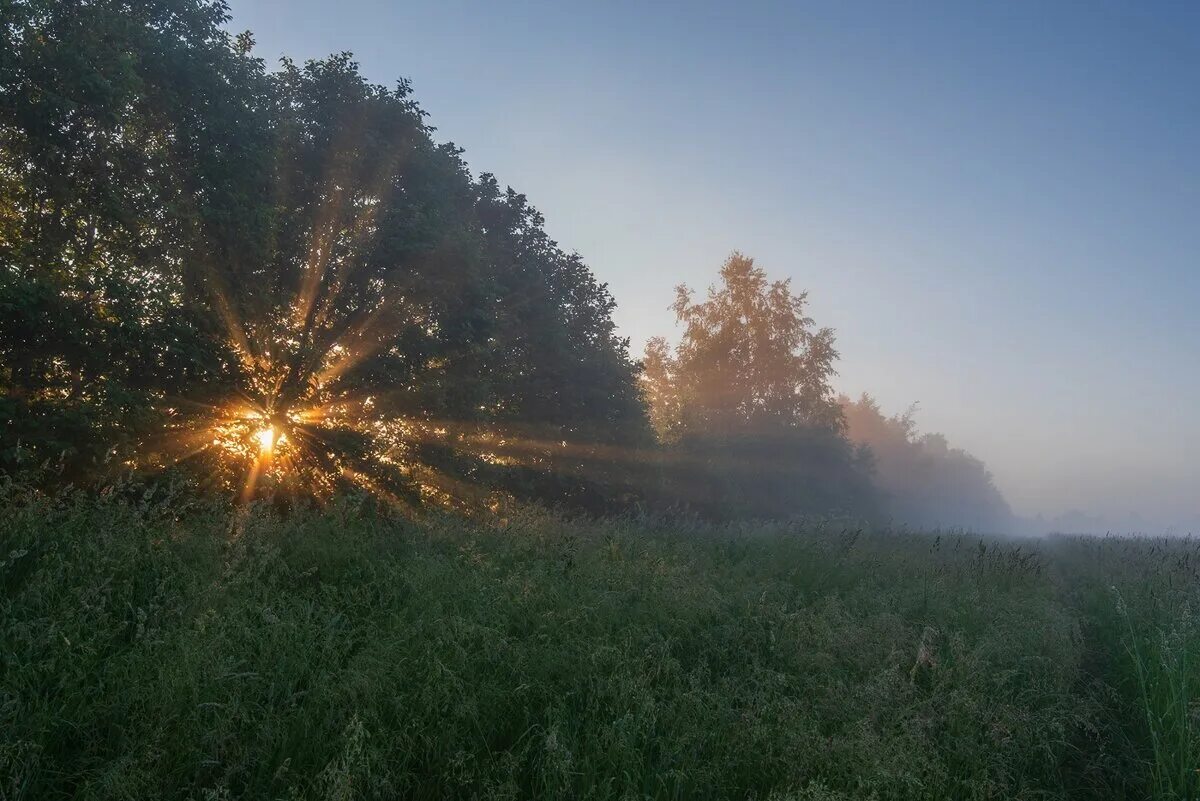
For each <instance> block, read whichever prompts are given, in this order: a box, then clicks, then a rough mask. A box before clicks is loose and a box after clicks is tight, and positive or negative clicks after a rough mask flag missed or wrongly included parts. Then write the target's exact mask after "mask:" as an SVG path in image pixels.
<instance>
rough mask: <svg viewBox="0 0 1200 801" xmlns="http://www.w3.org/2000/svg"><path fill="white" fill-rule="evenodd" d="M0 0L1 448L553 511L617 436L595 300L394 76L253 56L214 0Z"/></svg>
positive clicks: (606, 334) (618, 347)
mask: <svg viewBox="0 0 1200 801" xmlns="http://www.w3.org/2000/svg"><path fill="white" fill-rule="evenodd" d="M3 8H4V18H3V20H2V22H3V25H2V26H0V36H2V37H3V45H4V47H3V53H2V54H0V97H2V98H3V101H4V102H3V106H2V108H0V141H2V143H3V150H2V152H0V160H2V161H0V260H2V264H0V426H2V433H3V443H4V448H5V451H6V453H7V455H8V456H10V457H11V456H14V455H17V454H18V452H19V453H21V454H24V453H26V452H28V451H33V452H34V454H35V455H36V456H37V458H39V459H41V458H46V457H56V458H62V459H63V461H64V463H65V464H67V465H68V467H69V470H70V471H71V472H72V473H73V474H74V475H75V476H76V477H80V478H85V477H86V478H95V477H97V476H99V475H102V474H103V473H104V471H105V469H106V467H105V466H106V465H107V467H108V468H111V467H120V468H125V467H132V468H134V469H138V470H149V469H163V468H166V467H169V466H170V465H173V464H176V463H184V464H187V465H193V466H195V467H197V468H198V472H200V473H202V474H205V475H209V476H212V477H215V478H216V480H217V481H218V482H219V483H221V484H223V485H225V486H227V487H230V488H234V487H238V486H241V484H242V483H243V480H244V478H245V477H246V475H247V474H249V475H250V476H252V477H257V478H258V479H259V480H262V479H263V478H266V479H269V480H271V481H274V482H275V483H276V484H277V485H278V486H279V487H281V488H287V489H292V490H295V491H305V490H306V489H314V488H316V489H319V490H320V491H323V492H326V491H331V490H333V489H335V488H336V487H337V486H339V485H341V484H342V483H345V482H347V481H349V482H354V483H359V484H363V485H366V486H370V487H371V488H372V489H374V490H378V491H380V492H384V493H387V494H389V495H393V496H397V497H403V496H408V497H410V498H412V499H414V500H415V499H416V498H418V497H435V498H439V499H443V500H445V499H448V498H450V497H451V496H456V495H457V496H462V495H465V494H479V495H482V494H486V493H487V492H488V491H489V490H490V489H491V488H496V487H503V488H506V489H509V490H512V491H519V492H522V493H525V494H533V495H535V496H538V497H543V498H544V499H547V500H555V501H558V500H564V499H565V500H571V499H572V497H576V496H578V495H579V493H580V492H581V490H580V489H579V487H580V481H579V480H577V479H575V478H572V477H571V475H570V474H571V471H565V472H564V471H563V470H561V468H563V467H564V466H567V465H564V458H566V457H565V456H564V452H568V451H569V452H570V453H571V454H572V455H571V457H570V460H575V461H576V462H578V461H579V459H581V458H584V457H586V456H587V455H588V454H589V453H590V452H592V451H595V449H596V448H598V447H601V446H614V445H617V444H626V445H633V444H636V443H637V442H641V441H644V439H645V437H646V436H647V432H648V425H647V423H646V419H645V413H644V408H643V407H642V405H641V401H640V396H639V393H638V387H637V376H636V366H635V364H634V363H633V362H632V360H631V359H630V358H629V354H628V346H627V342H625V341H624V340H622V339H620V338H619V337H617V336H616V333H615V329H614V326H613V323H612V319H611V315H612V310H613V306H614V303H613V300H612V297H611V295H609V293H608V292H607V289H606V288H605V287H604V286H603V285H602V284H600V283H598V282H597V281H596V280H595V278H594V276H592V274H591V272H590V271H589V270H588V268H587V267H586V265H585V264H584V263H583V262H582V261H581V260H580V259H579V257H578V256H575V255H570V254H567V253H564V252H563V251H562V250H561V249H560V248H559V247H558V246H557V244H556V243H554V242H553V241H552V240H550V239H549V238H548V237H547V236H546V234H545V232H544V231H543V230H542V224H543V221H542V218H541V216H540V215H539V214H538V213H537V212H536V211H535V210H534V209H532V208H531V207H530V206H529V205H528V204H527V202H526V200H525V198H524V197H523V196H522V195H519V194H517V193H515V192H513V191H512V190H507V191H501V189H500V187H499V186H498V185H497V183H496V181H495V180H494V179H493V178H491V176H489V175H486V174H485V175H483V176H482V177H481V178H479V179H478V180H476V179H473V178H472V176H471V173H470V171H469V170H468V168H467V166H466V164H465V162H464V161H463V160H462V157H461V151H460V150H459V149H458V148H456V147H454V146H453V145H452V144H438V143H436V142H435V141H434V140H433V138H432V130H433V129H432V128H430V127H429V126H428V125H426V123H425V120H424V112H423V111H422V110H421V109H420V107H419V106H418V105H417V104H416V102H415V101H414V100H413V99H412V98H411V96H410V89H409V86H408V84H407V83H405V82H403V81H401V82H400V83H398V84H397V85H396V86H395V87H394V88H391V89H389V88H385V87H381V86H376V85H373V84H370V83H369V82H367V81H366V80H364V79H363V77H362V76H361V75H360V74H359V71H358V68H357V65H356V64H355V63H354V62H353V60H352V59H351V58H350V56H349V55H348V54H342V55H337V56H333V57H331V58H328V59H325V60H321V61H312V62H308V63H306V64H304V65H297V64H295V63H292V62H290V61H286V60H285V61H284V62H283V64H282V66H281V68H280V69H279V70H278V71H276V72H274V73H269V72H267V71H266V70H265V68H264V65H263V64H262V63H261V61H259V60H257V59H255V58H254V57H253V56H252V55H251V50H252V47H253V40H252V38H251V37H250V36H249V35H245V34H244V35H241V36H238V37H236V38H235V37H231V36H230V35H229V34H227V33H226V32H225V29H224V26H225V25H226V24H227V23H228V21H229V20H228V14H227V12H226V6H225V4H224V3H223V2H217V1H215V0H145V2H139V3H135V4H129V3H125V2H118V0H72V2H50V0H15V1H14V2H10V3H7V4H5V5H4V6H3ZM18 442H19V443H20V448H19V449H18V447H17V443H18ZM259 443H261V447H260V444H259ZM514 443H520V444H521V445H522V447H521V448H517V449H513V448H512V446H513V445H514ZM550 443H553V445H554V447H553V448H551V447H550ZM568 443H569V444H570V445H571V447H570V448H568V447H567V444H568ZM505 447H508V448H509V449H510V450H512V451H513V452H512V453H509V454H508V455H504V454H501V453H500V451H501V450H502V449H503V448H505ZM517 451H519V453H517ZM2 455H3V454H0V456H2ZM260 468H262V469H261V470H260ZM556 473H559V474H562V475H557V476H556V477H554V478H553V479H549V478H547V476H548V475H553V474H556ZM564 475H565V476H566V477H564ZM475 490H478V492H475Z"/></svg>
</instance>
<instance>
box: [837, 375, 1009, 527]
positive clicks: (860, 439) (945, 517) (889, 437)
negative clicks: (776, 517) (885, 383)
mask: <svg viewBox="0 0 1200 801" xmlns="http://www.w3.org/2000/svg"><path fill="white" fill-rule="evenodd" d="M840 402H841V405H842V409H843V410H844V413H845V416H846V421H847V435H848V436H849V437H850V439H851V440H853V441H854V442H856V443H859V444H860V445H863V446H865V447H869V448H870V449H871V453H872V458H873V461H874V465H875V481H876V483H877V484H878V485H879V487H880V489H882V490H883V492H884V493H885V496H886V509H887V512H888V514H889V515H890V516H891V517H892V519H894V520H895V521H896V522H899V523H903V524H906V525H911V526H916V527H923V528H933V527H951V526H953V527H961V528H970V529H974V530H977V531H981V532H987V533H1007V532H1010V531H1012V530H1013V529H1014V526H1015V519H1014V517H1013V514H1012V511H1011V509H1010V508H1009V506H1008V502H1007V501H1005V499H1004V496H1003V495H1002V494H1001V493H1000V491H999V490H998V489H997V488H996V485H995V483H994V482H993V481H992V476H991V474H990V473H989V472H988V470H987V467H986V466H985V465H984V463H983V462H981V461H980V460H979V459H977V458H975V457H974V456H972V455H971V454H969V453H967V452H966V451H964V450H961V449H959V448H951V447H950V445H949V443H948V442H947V441H946V438H945V437H943V436H942V435H941V434H924V435H922V434H919V433H918V432H917V425H916V420H915V417H914V415H915V407H913V408H910V409H908V410H907V411H906V412H905V413H904V414H900V415H895V416H892V417H887V416H885V415H884V414H883V412H882V411H881V410H880V408H879V404H878V403H877V402H876V401H875V399H874V398H872V397H871V396H870V395H866V394H864V395H863V396H862V397H861V398H859V399H858V400H857V401H853V400H850V399H849V398H846V397H843V398H841V399H840Z"/></svg>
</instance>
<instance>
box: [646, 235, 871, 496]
mask: <svg viewBox="0 0 1200 801" xmlns="http://www.w3.org/2000/svg"><path fill="white" fill-rule="evenodd" d="M719 279H720V283H718V284H716V285H714V286H712V287H710V288H709V290H708V292H707V295H706V297H705V299H704V300H702V301H698V300H696V299H695V296H694V293H693V292H692V291H691V290H690V289H689V288H687V287H686V286H680V287H679V288H678V289H677V290H676V299H675V303H674V305H673V306H672V308H673V310H674V312H675V315H676V318H677V319H678V321H679V323H680V324H681V325H682V328H683V331H682V334H681V337H680V340H679V342H678V344H677V345H676V346H675V348H674V349H673V351H672V349H671V348H670V347H669V346H668V344H667V342H666V340H665V339H662V338H658V339H654V340H651V341H650V343H649V344H648V346H647V348H646V356H645V361H644V367H645V369H644V373H643V391H644V393H645V396H646V398H647V402H648V403H649V405H650V409H651V411H650V417H651V421H652V423H653V425H654V428H655V430H656V432H657V434H658V436H659V437H660V439H661V440H662V441H663V442H664V443H665V444H667V445H668V446H670V447H672V448H673V449H675V451H676V453H677V456H678V458H677V459H675V460H673V461H672V465H673V467H672V469H671V471H670V472H669V474H668V475H669V478H668V482H669V484H670V485H671V489H670V492H672V493H675V494H678V495H680V496H681V498H682V499H683V500H684V501H686V502H687V503H689V504H690V505H693V506H697V507H699V508H703V509H707V510H709V512H710V513H713V514H732V515H739V514H749V515H761V516H781V515H783V516H786V515H789V514H798V513H812V512H835V511H840V512H849V511H854V512H859V513H861V512H864V511H869V510H870V509H871V508H872V506H873V499H872V492H871V488H870V482H869V475H868V472H867V461H866V460H865V459H864V458H863V455H862V454H860V453H858V452H857V451H856V450H855V449H854V448H853V447H852V446H851V445H850V443H849V442H848V441H847V440H846V438H845V436H844V434H843V430H844V426H845V423H844V420H843V418H842V413H841V409H840V408H839V406H838V404H837V398H836V395H835V393H834V391H833V388H832V386H831V384H830V380H831V378H832V376H833V375H834V372H835V370H834V362H835V360H836V359H837V350H836V349H835V347H834V335H833V331H832V330H831V329H828V328H816V327H815V324H814V322H813V320H812V319H811V318H809V317H808V316H807V314H806V311H805V305H806V301H807V295H806V294H805V293H803V292H801V293H799V294H793V292H792V290H791V286H790V283H789V282H788V281H769V280H768V279H767V276H766V273H765V271H764V270H762V269H761V268H760V267H757V266H755V264H754V261H753V260H752V259H750V258H747V257H746V256H743V255H742V254H740V253H734V254H732V255H731V256H730V257H729V258H728V259H726V261H725V263H724V265H722V267H721V270H720V273H719Z"/></svg>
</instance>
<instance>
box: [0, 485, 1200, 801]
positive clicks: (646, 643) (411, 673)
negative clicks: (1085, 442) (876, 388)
mask: <svg viewBox="0 0 1200 801" xmlns="http://www.w3.org/2000/svg"><path fill="white" fill-rule="evenodd" d="M0 519H2V520H3V525H2V527H0V585H2V588H3V589H2V596H0V598H2V601H0V603H2V606H0V641H2V646H3V647H2V651H0V658H2V662H0V798H2V799H5V801H12V800H14V799H36V800H37V801H50V800H51V799H65V798H82V799H89V798H96V799H99V798H104V799H109V798H112V799H118V798H120V799H148V798H162V799H189V798H190V799H223V798H254V799H258V798H263V799H294V798H304V799H351V798H420V799H441V798H480V799H493V798H496V799H499V798H506V799H525V798H571V799H576V798H578V799H585V798H613V799H617V798H622V799H624V798H629V799H632V798H757V799H777V800H778V801H782V800H783V799H795V800H799V799H811V800H812V801H817V800H818V799H820V800H821V801H828V800H831V799H872V798H874V799H1025V798H1028V799H1033V798H1037V799H1045V798H1055V799H1057V798H1064V799H1065V798H1080V799H1082V798H1114V799H1116V798H1161V799H1167V798H1172V799H1183V798H1196V797H1198V795H1200V774H1198V773H1197V770H1196V768H1197V766H1200V738H1198V737H1197V726H1198V722H1200V721H1198V720H1197V705H1196V702H1195V701H1194V700H1193V696H1194V695H1195V693H1196V692H1197V690H1198V689H1200V659H1198V658H1200V654H1198V653H1197V650H1200V637H1198V632H1197V623H1196V620H1195V618H1194V612H1195V609H1194V607H1195V603H1196V601H1197V597H1198V590H1197V581H1196V578H1197V577H1196V567H1197V560H1198V559H1200V552H1198V547H1197V543H1195V542H1189V541H1182V540H1180V541H1148V540H1132V539H1118V538H1106V539H1079V538H1049V539H1046V540H1041V541H1006V542H1000V541H989V540H985V539H980V538H979V537H976V536H970V535H966V534H957V533H941V534H938V533H911V532H903V531H872V530H862V529H859V528H856V527H854V526H849V525H846V524H844V523H837V522H834V521H808V522H805V523H792V524H757V525H735V526H724V527H714V526H706V525H703V524H700V523H688V522H679V521H675V522H668V521H664V520H654V519H632V518H627V519H618V520H607V521H598V522H597V521H590V522H589V521H581V520H571V519H567V518H564V517H561V516H556V515H553V514H549V513H543V512H535V511H527V512H521V513H513V514H509V515H508V516H506V517H502V518H496V519H492V520H485V521H479V520H475V521H468V520H463V519H461V518H452V517H432V518H429V519H424V520H421V521H410V520H405V519H402V518H396V517H395V516H392V515H390V514H388V513H386V511H385V510H382V509H380V508H378V507H377V506H376V505H375V504H373V503H371V502H369V501H367V500H364V499H361V498H348V499H343V500H341V501H339V502H337V503H335V504H333V505H332V506H329V507H327V508H324V509H321V510H314V511H307V512H292V513H290V514H282V513H279V512H276V511H273V510H272V509H270V508H268V507H265V506H263V507H256V508H254V509H252V510H250V512H249V513H248V514H246V515H245V516H244V517H241V518H238V519H235V520H233V521H231V517H230V512H229V510H228V508H226V507H222V506H219V505H214V504H210V503H202V502H194V501H190V500H187V499H186V498H183V497H172V496H169V495H168V496H163V495H162V494H161V492H160V493H158V494H155V493H150V494H149V495H148V496H146V497H135V498H131V497H129V495H128V493H126V494H124V496H123V497H119V498H118V497H117V494H113V495H110V496H108V497H102V498H97V497H95V496H86V495H83V494H77V495H71V496H65V497H60V498H57V499H53V500H46V499H42V498H39V497H37V496H35V495H34V494H32V493H30V492H27V491H26V490H23V489H22V488H20V487H18V486H14V485H9V486H8V487H7V488H6V489H4V490H3V497H2V498H0Z"/></svg>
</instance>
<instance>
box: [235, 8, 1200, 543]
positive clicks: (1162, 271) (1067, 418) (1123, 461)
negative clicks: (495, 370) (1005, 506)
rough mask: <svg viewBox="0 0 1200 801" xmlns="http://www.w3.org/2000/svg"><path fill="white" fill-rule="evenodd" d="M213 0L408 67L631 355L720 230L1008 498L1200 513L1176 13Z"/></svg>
mask: <svg viewBox="0 0 1200 801" xmlns="http://www.w3.org/2000/svg"><path fill="white" fill-rule="evenodd" d="M230 5H231V12H232V14H233V17H234V20H233V22H232V23H231V25H230V28H231V29H232V30H237V31H241V30H246V29H248V30H251V31H252V32H253V33H254V35H255V38H256V40H257V42H258V47H257V50H256V52H257V55H259V56H260V57H263V58H265V59H266V60H267V61H268V63H272V62H274V61H275V60H276V59H277V58H278V57H280V56H282V55H288V56H291V57H292V58H294V59H296V60H304V59H308V58H318V57H322V56H324V55H328V54H329V53H333V52H338V51H345V50H348V51H352V52H353V53H354V54H355V56H356V59H357V60H358V61H359V63H360V64H361V68H362V71H363V73H364V75H366V76H367V78H368V79H370V80H372V81H374V82H377V83H382V84H388V85H392V84H394V83H395V82H396V80H397V79H400V78H402V77H403V78H408V79H410V80H411V81H412V83H413V88H414V95H415V97H416V99H417V100H418V101H419V102H420V103H421V105H422V107H423V108H424V109H425V110H426V111H427V112H428V113H429V121H430V123H431V124H432V125H434V126H435V127H436V128H437V129H438V130H437V133H436V134H435V138H437V139H439V140H440V141H453V142H455V143H456V144H458V145H459V146H461V147H463V148H464V149H465V154H464V158H465V159H466V160H467V162H468V163H469V164H470V165H471V167H472V169H473V170H474V171H475V172H476V173H478V172H481V171H486V172H491V173H494V174H495V175H496V176H497V178H498V179H499V181H500V182H501V184H507V185H511V186H512V187H513V188H515V189H516V190H518V191H520V192H523V193H525V194H526V195H527V196H528V197H529V199H530V201H531V202H532V203H533V204H534V205H535V206H536V207H537V208H538V209H539V210H540V211H541V212H542V213H543V214H544V215H545V217H546V229H547V230H548V232H549V233H550V234H551V236H553V237H554V238H555V239H556V240H558V241H559V243H560V244H561V245H562V246H563V247H564V248H565V249H567V250H575V251H578V252H579V253H580V254H581V255H582V256H583V257H584V259H585V261H586V262H587V263H588V264H589V265H590V266H591V268H592V269H593V271H594V272H595V273H596V275H597V276H598V278H599V279H600V280H601V281H604V282H607V283H608V285H609V288H610V290H611V292H612V294H613V296H614V297H615V298H616V300H617V303H618V308H617V311H616V314H615V318H616V322H617V324H618V326H619V328H620V330H621V331H622V332H623V333H624V335H626V336H628V337H630V339H631V341H632V348H633V349H634V351H635V352H640V350H641V346H642V345H643V344H644V342H645V340H646V339H648V338H649V337H651V336H655V335H659V334H661V335H667V336H669V337H670V336H673V335H675V334H676V333H677V330H676V328H675V326H674V320H673V317H672V315H671V313H670V311H669V309H668V306H669V304H670V303H671V301H672V298H673V288H674V287H675V286H676V285H677V284H679V283H686V284H688V285H689V286H692V287H693V288H697V289H704V288H705V287H707V286H708V285H709V284H710V283H711V282H712V280H713V279H714V277H715V275H716V272H717V270H718V268H719V267H720V264H721V262H722V261H723V260H724V258H725V257H726V256H727V255H728V254H729V253H730V252H731V251H733V250H740V251H742V252H743V253H745V254H747V255H749V256H752V257H753V258H754V259H755V260H756V262H757V263H758V265H759V266H761V267H763V268H764V269H765V270H766V271H767V272H768V274H769V275H771V276H772V277H778V278H785V277H786V278H791V279H792V282H793V286H794V287H795V288H796V289H804V290H807V291H808V292H809V298H810V314H811V316H812V317H814V318H815V319H816V321H817V323H818V324H819V325H828V326H831V327H833V328H835V329H836V330H837V335H838V343H839V349H840V352H841V361H840V363H839V373H840V374H839V376H838V378H837V381H836V385H837V388H838V389H839V390H840V391H843V392H846V393H847V394H850V395H858V394H859V393H861V392H869V393H871V394H872V395H874V396H875V397H876V398H877V399H878V400H879V402H880V403H881V405H882V406H883V408H884V410H885V411H887V412H902V411H903V410H904V409H906V408H907V407H908V406H909V405H910V404H912V403H918V404H919V407H918V408H919V412H918V417H917V420H918V424H919V425H920V427H921V428H922V429H923V430H926V431H938V432H942V433H944V434H945V435H946V436H947V437H948V438H949V440H950V441H951V443H952V444H954V445H956V446H959V447H963V448H965V449H967V450H969V451H971V452H972V453H973V454H975V455H976V456H978V457H979V458H981V459H983V460H984V461H985V462H986V463H987V465H988V466H989V468H990V469H991V471H992V473H993V475H994V477H995V480H996V483H997V485H998V486H999V487H1000V489H1001V490H1002V491H1003V492H1004V494H1005V496H1006V497H1007V498H1008V500H1009V502H1010V504H1011V505H1012V506H1013V509H1014V511H1015V512H1017V513H1018V514H1021V515H1026V516H1033V515H1037V514H1041V515H1044V516H1046V517H1054V516H1056V515H1059V514H1061V513H1063V512H1066V511H1069V510H1076V509H1077V510H1082V511H1085V512H1087V513H1089V514H1092V515H1098V516H1101V517H1103V518H1105V519H1107V520H1110V521H1118V523H1117V524H1118V525H1119V521H1124V520H1128V519H1129V516H1130V515H1131V514H1136V515H1139V516H1140V523H1139V525H1140V526H1141V527H1144V528H1146V529H1151V530H1152V529H1155V528H1161V527H1165V526H1175V527H1179V526H1186V527H1189V528H1191V527H1194V526H1195V525H1196V524H1197V523H1200V458H1198V455H1197V449H1198V447H1200V414H1198V413H1197V410H1198V409H1200V315H1198V314H1197V309H1198V307H1200V91H1198V79H1200V3H1196V2H1180V3H1170V2H1152V3H1134V2H1124V3H1109V2H1101V1H1099V0H1097V2H1083V0H1080V2H1057V3H1053V2H1045V1H1044V0H1043V1H1041V2H1006V3H991V4H983V3H958V2H954V3H950V2H948V3H935V2H917V3H892V2H879V3H871V2H846V3H823V4H818V3H803V2H779V3H760V2H737V3H735V2H728V3H720V4H718V3H705V2H687V3H684V2H679V3H665V2H662V3H656V2H619V1H614V2H600V3H597V2H588V3H573V2H568V1H566V0H563V1H562V2H525V0H509V1H508V2H504V3H495V2H462V1H460V0H440V1H439V2H430V3H423V4H417V3H411V4H410V3H401V2H386V1H385V0H338V2H331V0H230Z"/></svg>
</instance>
